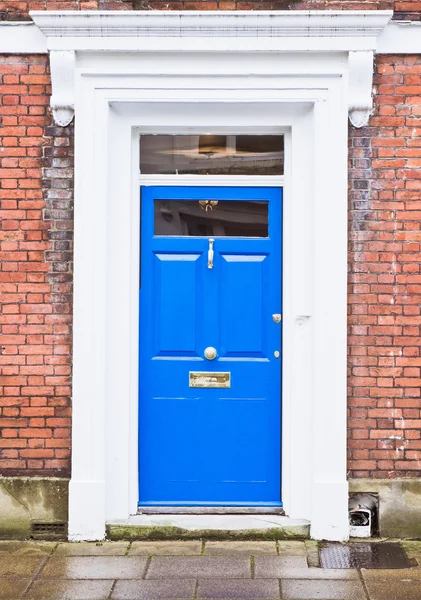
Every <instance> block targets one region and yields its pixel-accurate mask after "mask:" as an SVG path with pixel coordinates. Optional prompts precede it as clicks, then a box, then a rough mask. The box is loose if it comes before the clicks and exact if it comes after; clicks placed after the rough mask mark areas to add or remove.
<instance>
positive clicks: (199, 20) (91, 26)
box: [30, 10, 393, 47]
mask: <svg viewBox="0 0 421 600" xmlns="http://www.w3.org/2000/svg"><path fill="white" fill-rule="evenodd" d="M30 15H31V17H32V19H33V20H34V22H35V23H36V24H37V26H38V27H39V28H40V29H41V31H43V33H44V34H45V35H46V36H47V38H49V40H50V39H58V38H65V37H67V38H72V39H73V38H80V42H79V43H80V44H83V43H84V41H83V40H84V38H86V37H90V38H99V39H101V40H103V39H109V38H119V39H120V40H121V38H142V37H151V38H157V37H159V38H162V39H163V42H164V47H165V38H170V37H193V38H195V39H196V38H226V37H231V38H252V39H253V38H256V37H266V38H284V37H293V38H312V37H318V38H323V37H324V38H340V37H345V38H353V37H356V38H362V37H367V38H376V37H377V36H378V35H380V33H381V32H382V31H383V29H384V27H385V25H386V24H387V23H388V22H389V20H390V19H391V18H392V15H393V11H390V10H384V11H380V10H379V11H374V10H373V11H354V10H347V11H324V10H310V11H308V10H299V11H292V10H289V11H282V10H279V11H258V10H255V11H223V10H221V11H188V10H187V11H161V10H151V11H124V12H122V11H116V12H112V11H42V10H39V11H31V13H30ZM362 17H363V18H362Z"/></svg>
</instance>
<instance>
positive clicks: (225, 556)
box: [0, 540, 421, 600]
mask: <svg viewBox="0 0 421 600" xmlns="http://www.w3.org/2000/svg"><path fill="white" fill-rule="evenodd" d="M402 545H403V546H404V548H405V550H406V551H407V553H408V556H409V557H411V558H413V559H415V561H414V565H415V566H414V567H413V568H410V569H390V570H386V569H385V570H374V569H321V568H319V567H318V566H317V565H318V551H317V544H316V542H312V541H279V542H275V541H273V542H271V541H258V542H235V541H232V542H218V541H208V542H204V541H201V540H197V541H162V542H124V541H120V542H102V543H95V542H92V543H86V542H81V543H64V542H60V543H55V542H36V541H31V542H29V541H28V542H6V541H5V542H0V599H1V600H15V599H18V598H19V599H20V598H28V599H33V600H35V599H37V600H41V599H43V600H165V599H166V600H170V599H172V600H173V599H183V600H196V599H197V600H200V599H206V600H212V599H213V600H217V599H218V600H228V599H229V600H234V599H242V600H252V599H253V600H275V599H278V600H316V599H317V600H421V567H420V566H419V564H421V542H403V543H402Z"/></svg>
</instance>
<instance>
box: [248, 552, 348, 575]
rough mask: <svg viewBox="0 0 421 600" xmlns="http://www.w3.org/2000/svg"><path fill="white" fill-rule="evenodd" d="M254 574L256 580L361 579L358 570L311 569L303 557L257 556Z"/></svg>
mask: <svg viewBox="0 0 421 600" xmlns="http://www.w3.org/2000/svg"><path fill="white" fill-rule="evenodd" d="M293 560H294V561H295V564H294V562H293ZM298 561H301V562H298ZM254 572H255V577H256V579H260V578H262V579H264V578H266V579H271V578H282V579H359V576H358V571H357V570H356V569H317V568H309V567H307V561H306V559H305V557H302V556H256V557H255V559H254Z"/></svg>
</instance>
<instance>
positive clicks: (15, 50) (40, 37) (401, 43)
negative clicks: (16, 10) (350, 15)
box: [0, 21, 421, 54]
mask: <svg viewBox="0 0 421 600" xmlns="http://www.w3.org/2000/svg"><path fill="white" fill-rule="evenodd" d="M157 37H158V36H157ZM286 37H287V40H286V43H287V44H289V47H290V49H291V51H293V50H294V45H295V40H291V37H290V36H286ZM128 39H129V38H127V37H126V44H127V40H128ZM353 39H354V42H356V39H355V37H354V38H353ZM136 41H137V42H138V44H139V42H140V44H139V45H138V49H141V45H142V43H143V42H142V40H141V38H139V37H138V38H136ZM172 41H173V43H176V40H175V39H173V40H172ZM277 41H278V45H279V47H281V46H282V44H283V39H280V38H278V40H277ZM338 41H339V39H338V38H337V40H336V43H338ZM61 43H62V45H64V39H62V40H61ZM89 43H90V44H91V45H92V46H93V45H94V44H95V43H97V42H96V41H95V38H88V39H85V44H86V45H89ZM161 43H162V40H161ZM166 43H168V41H167V42H166ZM214 43H215V41H214ZM307 43H308V44H309V45H310V38H309V37H308V38H307ZM149 44H150V45H152V41H151V39H150V38H149ZM318 44H319V45H320V49H322V46H323V45H324V46H326V47H328V40H326V38H322V37H319V38H318ZM174 45H175V44H174ZM110 46H111V44H110ZM157 46H158V45H157ZM47 53H48V47H47V38H46V37H45V35H44V34H43V33H42V32H41V30H40V29H39V28H38V27H37V26H36V25H35V24H34V23H33V22H30V21H28V22H25V23H22V22H21V21H15V22H13V21H0V54H47ZM375 53H376V54H421V22H420V21H391V22H389V23H388V25H387V26H386V27H385V28H384V29H383V31H382V33H380V35H379V37H378V40H377V47H376V50H375Z"/></svg>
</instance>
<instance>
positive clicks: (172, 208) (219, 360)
mask: <svg viewBox="0 0 421 600" xmlns="http://www.w3.org/2000/svg"><path fill="white" fill-rule="evenodd" d="M141 214H142V225H141V273H140V282H141V291H140V361H139V362H140V364H139V398H140V401H139V427H140V430H139V504H140V505H167V506H177V505H178V506H200V505H205V506H218V505H223V506H259V505H260V506H279V505H281V495H280V488H281V483H280V479H281V440H280V431H281V357H280V352H281V323H280V313H281V281H282V278H281V247H282V241H281V231H282V227H281V216H282V191H281V190H280V189H275V188H227V187H225V188H221V187H144V188H143V189H142V211H141Z"/></svg>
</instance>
